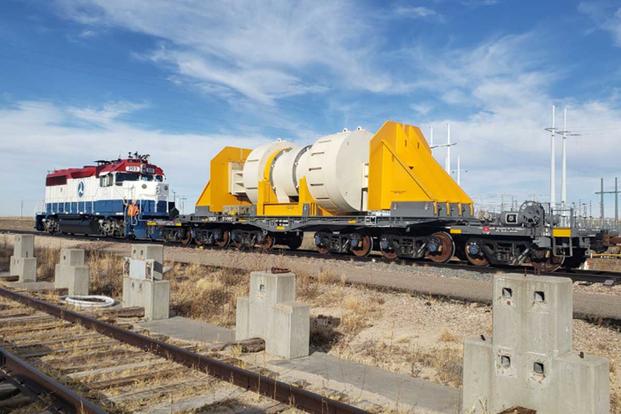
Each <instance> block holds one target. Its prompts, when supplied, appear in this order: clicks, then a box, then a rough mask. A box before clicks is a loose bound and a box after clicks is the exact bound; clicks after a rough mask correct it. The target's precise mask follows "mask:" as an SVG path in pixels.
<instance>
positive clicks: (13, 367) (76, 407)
mask: <svg viewBox="0 0 621 414" xmlns="http://www.w3.org/2000/svg"><path fill="white" fill-rule="evenodd" d="M0 366H1V367H3V368H4V369H6V370H7V371H9V372H10V376H11V377H12V378H14V379H17V380H19V381H20V382H28V381H29V382H32V383H34V384H36V385H37V386H38V387H40V388H41V389H43V390H45V391H46V392H47V393H48V394H50V395H51V396H53V398H54V399H55V400H57V401H58V403H59V404H60V405H62V406H64V407H66V408H69V410H70V412H73V413H76V414H105V413H107V411H106V410H105V409H103V408H102V407H100V406H98V405H96V404H95V403H93V402H92V401H90V400H89V399H87V398H85V397H83V396H81V395H80V394H78V393H76V392H75V391H74V390H72V389H71V388H69V387H67V386H66V385H65V384H63V383H61V382H59V381H57V380H55V379H54V378H52V377H50V376H48V375H46V374H45V373H43V372H41V371H39V370H38V369H37V368H35V367H33V366H32V365H30V364H29V363H28V362H26V361H24V360H23V359H21V358H19V357H18V356H17V355H14V354H13V353H11V352H9V351H7V350H6V349H4V348H2V347H0Z"/></svg>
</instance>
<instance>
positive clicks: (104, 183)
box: [99, 174, 112, 187]
mask: <svg viewBox="0 0 621 414" xmlns="http://www.w3.org/2000/svg"><path fill="white" fill-rule="evenodd" d="M111 185H112V174H106V175H102V176H101V177H99V186H100V187H110V186H111Z"/></svg>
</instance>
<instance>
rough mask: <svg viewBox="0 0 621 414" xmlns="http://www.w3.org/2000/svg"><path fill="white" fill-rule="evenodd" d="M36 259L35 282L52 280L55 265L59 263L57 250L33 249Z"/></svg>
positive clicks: (58, 251) (58, 250)
mask: <svg viewBox="0 0 621 414" xmlns="http://www.w3.org/2000/svg"><path fill="white" fill-rule="evenodd" d="M35 257H36V258H37V280H44V281H50V280H54V270H55V267H56V263H58V262H59V261H60V249H59V248H40V247H37V248H35Z"/></svg>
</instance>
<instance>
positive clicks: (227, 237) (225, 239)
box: [214, 230, 231, 249]
mask: <svg viewBox="0 0 621 414" xmlns="http://www.w3.org/2000/svg"><path fill="white" fill-rule="evenodd" d="M230 243H231V232H229V231H228V230H222V238H221V239H220V240H216V241H215V242H214V245H215V246H216V247H219V248H220V249H226V248H227V247H229V244H230Z"/></svg>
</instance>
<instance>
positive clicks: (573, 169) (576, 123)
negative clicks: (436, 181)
mask: <svg viewBox="0 0 621 414" xmlns="http://www.w3.org/2000/svg"><path fill="white" fill-rule="evenodd" d="M544 38H545V37H544V36H541V34H539V33H536V32H532V33H526V34H523V35H520V36H505V37H500V38H495V39H492V40H490V41H488V42H484V43H482V44H480V45H478V46H476V47H474V48H471V49H457V50H447V51H444V52H443V53H434V54H433V55H428V54H426V53H424V52H423V51H421V50H417V51H415V53H413V56H414V59H415V64H417V65H419V66H420V67H422V68H423V70H424V71H425V72H426V76H425V77H424V78H423V79H422V80H421V82H422V83H423V84H425V85H427V86H428V87H429V88H430V89H432V90H434V91H435V92H436V95H437V96H438V97H439V99H442V100H443V101H445V102H449V103H450V104H451V107H453V108H454V109H460V108H461V109H462V110H464V111H465V112H466V113H467V115H465V116H462V117H455V116H448V117H445V118H443V119H438V120H435V121H432V122H431V124H433V125H434V129H435V140H436V142H440V141H441V140H443V139H444V138H441V136H442V135H443V134H444V132H442V131H445V130H446V123H448V122H450V123H451V126H452V131H453V137H454V138H453V139H454V141H457V142H458V145H457V146H456V147H455V148H454V149H453V154H454V159H453V168H455V157H456V155H457V154H461V158H462V164H463V166H464V168H465V169H468V170H470V171H469V172H468V173H466V174H464V175H463V182H464V186H465V188H466V190H467V191H469V192H471V193H472V195H474V196H475V197H477V198H484V197H488V196H489V194H490V193H495V194H501V193H504V194H514V195H516V196H519V197H522V198H526V197H532V195H533V194H536V195H538V196H537V197H538V198H540V199H541V198H542V197H541V196H542V195H546V196H545V197H546V200H547V194H548V193H549V190H548V188H549V187H548V185H549V184H548V175H549V145H550V144H549V135H548V133H546V132H545V130H544V128H546V127H548V126H550V122H551V120H550V116H551V115H550V110H551V105H552V104H553V103H555V104H557V106H558V108H559V110H558V111H557V127H558V126H559V125H560V117H559V116H558V114H560V113H561V110H560V108H562V106H564V105H568V106H569V117H568V118H569V124H568V129H570V130H573V131H577V132H580V133H582V134H583V135H582V136H580V137H572V138H570V139H569V141H568V165H569V173H568V174H569V183H568V185H569V197H570V199H571V200H575V201H577V200H578V199H579V198H582V199H588V198H591V197H593V191H595V188H596V187H597V185H598V180H599V177H601V176H602V175H603V176H606V175H607V176H612V175H614V174H615V173H616V170H617V164H618V161H617V160H618V158H619V156H621V149H619V148H620V146H619V144H621V142H620V140H619V138H618V131H620V130H621V108H619V105H618V102H617V100H616V98H615V96H614V95H613V96H611V97H610V98H609V99H608V98H606V97H604V98H600V99H599V100H591V101H576V100H571V99H566V100H559V99H555V98H554V96H552V95H551V94H550V89H551V88H550V86H551V85H553V84H554V83H555V82H562V81H563V77H562V73H557V72H556V71H554V70H550V69H547V67H549V65H547V64H546V63H547V62H548V61H547V60H546V59H547V58H546V57H544V56H540V55H539V54H538V53H537V52H536V50H537V48H536V47H535V45H536V44H537V43H538V42H542V39H544ZM543 41H545V40H543ZM557 150H559V151H560V140H558V142H557ZM436 152H437V153H436V157H437V158H438V159H439V160H441V161H442V162H443V160H444V152H443V150H436ZM557 159H558V160H559V161H558V163H557V166H558V168H560V153H559V155H557ZM557 177H560V173H559V174H558V175H557ZM559 180H560V178H557V185H559ZM559 188H560V187H559ZM497 199H498V197H497Z"/></svg>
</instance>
